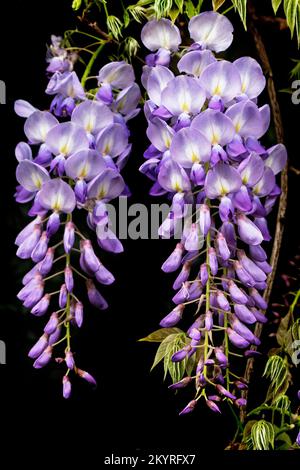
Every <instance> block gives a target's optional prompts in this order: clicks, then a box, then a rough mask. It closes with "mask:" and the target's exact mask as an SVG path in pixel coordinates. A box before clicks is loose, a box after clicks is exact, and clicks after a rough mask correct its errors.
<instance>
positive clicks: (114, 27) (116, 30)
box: [106, 15, 123, 40]
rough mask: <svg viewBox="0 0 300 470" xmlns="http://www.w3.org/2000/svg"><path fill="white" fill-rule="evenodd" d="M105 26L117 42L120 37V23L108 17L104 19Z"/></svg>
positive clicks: (111, 16) (112, 16)
mask: <svg viewBox="0 0 300 470" xmlns="http://www.w3.org/2000/svg"><path fill="white" fill-rule="evenodd" d="M106 24H107V29H108V31H109V32H110V33H111V34H112V35H113V37H114V38H115V39H117V40H118V39H119V38H120V37H121V36H122V26H123V23H122V21H121V20H120V19H119V18H117V17H116V16H114V15H109V16H108V17H107V18H106Z"/></svg>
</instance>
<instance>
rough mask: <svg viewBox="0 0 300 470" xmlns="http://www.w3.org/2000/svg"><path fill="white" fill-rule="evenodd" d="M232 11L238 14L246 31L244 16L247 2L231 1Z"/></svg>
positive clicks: (245, 0)
mask: <svg viewBox="0 0 300 470" xmlns="http://www.w3.org/2000/svg"><path fill="white" fill-rule="evenodd" d="M231 1H232V4H233V6H234V9H235V10H236V11H237V12H238V14H239V15H240V17H241V20H242V23H243V25H244V28H245V29H247V24H246V15H247V0H231Z"/></svg>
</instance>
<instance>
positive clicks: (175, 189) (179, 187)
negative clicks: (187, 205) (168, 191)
mask: <svg viewBox="0 0 300 470" xmlns="http://www.w3.org/2000/svg"><path fill="white" fill-rule="evenodd" d="M173 189H174V191H176V192H181V191H182V187H181V186H180V183H179V182H178V181H176V183H175V184H174V185H173Z"/></svg>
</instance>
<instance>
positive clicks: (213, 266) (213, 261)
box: [208, 247, 218, 276]
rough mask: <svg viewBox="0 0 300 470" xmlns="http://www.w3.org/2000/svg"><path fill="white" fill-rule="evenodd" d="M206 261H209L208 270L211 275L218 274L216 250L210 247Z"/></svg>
mask: <svg viewBox="0 0 300 470" xmlns="http://www.w3.org/2000/svg"><path fill="white" fill-rule="evenodd" d="M208 261H209V267H210V270H211V272H212V274H213V275H214V276H215V275H216V274H217V272H218V261H217V256H216V250H215V249H214V248H212V247H210V248H209V250H208Z"/></svg>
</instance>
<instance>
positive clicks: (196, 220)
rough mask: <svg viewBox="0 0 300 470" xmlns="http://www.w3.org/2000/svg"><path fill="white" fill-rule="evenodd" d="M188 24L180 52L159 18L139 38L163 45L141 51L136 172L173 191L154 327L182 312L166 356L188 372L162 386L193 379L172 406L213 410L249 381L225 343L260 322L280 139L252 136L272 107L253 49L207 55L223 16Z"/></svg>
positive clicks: (227, 33) (224, 32)
mask: <svg viewBox="0 0 300 470" xmlns="http://www.w3.org/2000/svg"><path fill="white" fill-rule="evenodd" d="M188 29H189V32H190V36H191V39H192V40H193V41H194V42H193V43H192V46H190V47H183V48H182V52H178V45H179V44H180V42H181V41H180V37H178V31H177V29H176V27H175V26H174V25H172V24H171V23H170V22H169V21H168V20H160V21H150V22H148V23H147V24H146V25H145V26H144V28H143V31H142V42H143V43H144V45H145V46H146V47H147V48H148V49H150V50H151V51H153V52H154V51H161V48H163V49H164V52H161V53H160V52H159V53H157V52H156V53H155V54H154V55H153V54H152V55H150V56H147V65H146V66H145V67H144V71H143V76H142V83H143V85H144V87H145V89H146V92H147V98H148V99H147V101H146V103H145V106H144V113H145V116H146V119H147V123H148V127H147V137H148V139H149V140H150V145H149V147H148V148H147V149H146V151H145V154H144V156H145V159H146V161H145V163H143V165H142V166H141V168H140V171H141V172H142V173H143V174H145V175H146V176H147V177H148V178H149V179H150V180H151V182H152V187H151V189H150V194H151V195H153V196H155V195H157V196H161V195H163V194H166V195H167V197H168V199H169V200H170V201H171V207H170V212H169V214H168V216H167V218H166V219H165V220H164V221H163V223H162V225H161V227H160V228H159V234H160V235H161V236H163V237H167V238H169V237H171V236H173V235H175V236H176V238H177V245H176V247H175V249H174V251H173V252H172V253H171V254H170V255H169V256H168V258H167V259H166V261H165V262H164V263H163V265H162V269H163V271H165V272H167V273H169V272H176V271H179V273H178V274H177V277H176V279H175V281H174V284H173V288H174V290H175V291H176V293H175V295H174V296H173V299H172V300H173V303H174V304H175V306H174V307H173V308H172V307H170V310H169V312H170V313H168V314H167V315H165V316H164V318H163V319H162V320H161V322H160V326H161V327H162V328H171V329H172V328H173V327H174V326H176V329H175V330H174V333H175V331H177V332H178V331H182V330H178V325H180V322H181V320H182V319H184V322H185V324H187V325H190V326H189V328H188V329H187V332H186V334H184V332H182V334H183V335H184V336H185V343H184V346H182V347H181V348H180V349H178V350H175V352H174V354H173V356H172V361H173V362H174V363H177V362H182V370H183V371H184V370H189V374H188V375H186V376H184V373H183V375H181V376H180V377H179V380H178V381H176V383H175V384H173V385H171V386H170V388H171V389H177V388H183V387H185V386H187V385H190V384H191V383H192V382H193V383H194V384H195V389H196V392H195V397H194V399H193V400H192V401H190V402H189V403H188V405H187V406H186V407H185V408H184V409H183V410H182V411H181V413H180V414H186V413H190V412H191V411H192V410H193V409H194V408H195V406H196V404H197V402H198V400H199V399H200V398H204V400H205V401H206V404H207V406H208V407H209V408H210V409H211V410H212V411H214V412H217V413H219V412H221V407H220V404H217V402H220V401H224V400H229V401H230V402H232V403H234V404H235V405H236V406H237V407H245V406H246V401H245V399H244V398H243V397H241V395H240V394H241V390H243V389H245V388H246V387H247V384H246V383H245V382H244V381H243V379H242V378H239V376H238V375H237V374H238V373H239V372H236V371H233V370H232V367H233V366H232V364H231V362H232V361H231V354H235V355H237V356H240V357H241V358H242V357H243V356H245V357H248V356H249V355H251V354H254V353H255V351H253V349H252V346H256V347H257V346H258V345H259V344H260V341H259V339H258V338H257V337H256V336H255V334H254V332H253V331H254V327H255V324H256V322H265V321H266V317H265V312H264V311H265V310H266V308H267V303H266V301H265V300H264V297H263V292H262V291H263V290H264V289H265V287H266V281H267V275H268V274H269V273H270V272H271V270H272V267H271V266H270V265H269V264H268V262H267V255H266V252H265V249H264V246H263V244H264V243H265V242H266V241H269V240H270V238H271V236H270V234H269V230H268V223H267V219H266V217H267V215H268V214H269V212H270V211H271V209H272V207H273V205H274V203H275V201H276V198H277V197H278V195H279V194H280V188H279V187H278V186H277V184H276V175H277V174H278V173H279V172H280V171H281V170H282V169H283V167H284V166H285V164H286V160H287V153H286V149H285V147H284V146H283V145H282V144H278V145H275V146H273V147H271V148H266V147H265V145H264V142H263V141H260V139H261V137H262V136H263V135H264V134H265V133H266V131H267V129H268V127H269V122H270V110H269V106H268V105H263V106H261V107H260V106H259V105H258V104H257V99H258V98H259V95H260V93H261V92H262V91H263V89H264V87H265V83H266V80H265V78H264V75H263V72H262V70H261V67H260V65H259V64H258V63H257V62H256V60H254V59H253V58H251V57H241V58H239V59H237V60H235V61H234V62H229V61H225V60H223V59H220V58H219V57H217V56H215V55H214V52H221V51H224V50H226V49H227V48H228V47H229V46H230V44H231V42H232V40H233V34H232V33H233V27H232V25H231V23H230V22H229V20H228V19H227V18H226V17H224V16H222V15H220V14H218V13H216V12H205V13H201V14H199V15H197V16H195V17H194V18H192V19H191V20H190V23H189V28H188ZM164 40H165V42H164ZM165 50H167V51H168V55H167V54H166V53H165ZM157 54H158V55H157ZM149 57H150V58H149ZM166 57H167V59H166V60H165V61H164V59H165V58H166ZM169 64H171V66H172V71H171V70H170V69H169V68H168V66H169ZM176 67H177V70H178V74H176V73H175V72H174V71H175V70H176ZM178 238H179V239H178ZM193 305H195V308H196V314H195V315H196V316H195V317H194V318H193V319H192V317H191V318H189V309H190V307H191V306H193ZM169 334H172V331H171V332H170V333H169ZM175 336H176V335H175ZM170 338H171V337H170ZM170 340H171V339H170ZM250 348H251V349H250ZM190 365H191V367H192V368H193V372H190V371H191V367H190ZM177 378H178V377H177Z"/></svg>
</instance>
